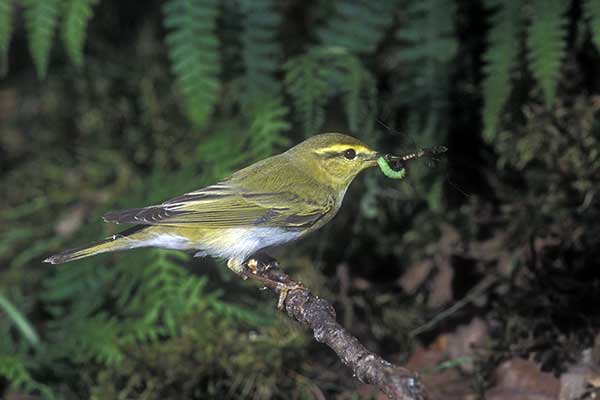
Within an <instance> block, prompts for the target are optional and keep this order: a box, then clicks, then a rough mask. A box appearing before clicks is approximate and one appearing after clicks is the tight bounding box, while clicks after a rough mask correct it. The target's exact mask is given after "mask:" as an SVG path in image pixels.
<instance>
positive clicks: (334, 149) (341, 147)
mask: <svg viewBox="0 0 600 400" xmlns="http://www.w3.org/2000/svg"><path fill="white" fill-rule="evenodd" d="M348 149H354V150H355V151H356V152H357V153H371V152H373V150H371V149H370V148H368V147H366V146H361V145H356V144H332V145H331V146H328V147H322V148H320V149H315V150H314V152H315V153H317V154H325V153H342V152H344V151H346V150H348Z"/></svg>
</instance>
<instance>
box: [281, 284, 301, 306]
mask: <svg viewBox="0 0 600 400" xmlns="http://www.w3.org/2000/svg"><path fill="white" fill-rule="evenodd" d="M278 289H279V299H278V300H277V309H278V310H283V306H284V305H285V300H286V299H287V295H288V293H289V292H293V291H295V290H306V288H305V287H304V285H303V284H302V282H294V283H292V284H284V283H281V284H280V286H279V288H278Z"/></svg>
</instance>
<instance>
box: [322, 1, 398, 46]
mask: <svg viewBox="0 0 600 400" xmlns="http://www.w3.org/2000/svg"><path fill="white" fill-rule="evenodd" d="M398 3H399V2H398V1H397V0H392V1H370V0H341V1H338V2H336V3H335V10H334V15H333V16H332V17H330V18H328V21H327V24H326V25H325V26H324V27H323V28H322V29H320V30H319V31H318V32H317V35H318V36H319V39H320V41H321V44H322V45H323V46H326V47H331V46H339V47H344V48H345V49H346V50H348V51H350V52H353V53H372V52H373V51H375V49H376V47H377V45H378V44H379V42H380V41H381V39H382V38H383V35H384V34H385V31H386V30H387V29H388V28H389V27H390V25H391V23H392V21H393V12H394V9H395V8H396V6H397V5H398Z"/></svg>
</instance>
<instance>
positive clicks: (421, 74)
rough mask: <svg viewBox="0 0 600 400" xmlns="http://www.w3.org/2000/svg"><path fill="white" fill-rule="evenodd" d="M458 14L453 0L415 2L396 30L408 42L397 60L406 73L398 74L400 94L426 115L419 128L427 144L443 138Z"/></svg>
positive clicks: (456, 46)
mask: <svg viewBox="0 0 600 400" xmlns="http://www.w3.org/2000/svg"><path fill="white" fill-rule="evenodd" d="M456 14H457V5H456V3H455V2H453V1H450V2H448V1H446V0H423V1H415V2H411V3H410V5H409V7H407V8H406V10H405V12H404V14H403V15H404V20H403V21H401V26H402V27H401V28H400V29H399V30H398V31H397V32H396V38H397V39H398V40H399V41H401V42H403V43H404V46H403V47H402V48H401V49H400V50H399V51H398V52H397V54H396V58H397V59H396V64H398V65H399V66H400V68H401V69H402V71H403V75H405V76H401V77H399V78H398V81H399V82H400V84H399V85H398V87H397V88H398V89H397V93H396V97H397V98H399V99H401V105H402V104H403V105H405V106H409V107H411V108H413V109H414V110H417V112H418V113H419V114H420V115H421V116H422V117H421V119H422V122H421V124H420V125H421V128H420V130H419V131H420V135H421V136H422V137H423V136H424V137H426V139H425V140H424V142H426V143H425V144H426V145H427V144H429V143H427V142H428V141H429V142H436V141H437V142H439V140H440V139H443V138H442V137H440V135H443V134H444V130H443V126H444V125H443V123H442V121H443V119H444V115H445V113H446V111H447V103H448V91H449V89H448V87H449V82H450V74H451V62H452V60H453V59H454V57H455V56H456V53H457V49H458V42H457V40H456V35H455V33H454V30H455V20H456ZM431 136H434V137H431Z"/></svg>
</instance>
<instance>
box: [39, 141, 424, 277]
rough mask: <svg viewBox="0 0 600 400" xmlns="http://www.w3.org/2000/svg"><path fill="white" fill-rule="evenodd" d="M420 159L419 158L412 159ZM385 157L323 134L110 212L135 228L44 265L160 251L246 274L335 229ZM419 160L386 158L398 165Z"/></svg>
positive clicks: (108, 218)
mask: <svg viewBox="0 0 600 400" xmlns="http://www.w3.org/2000/svg"><path fill="white" fill-rule="evenodd" d="M418 156H419V155H418V154H417V153H413V156H412V158H416V157H418ZM381 158H382V155H381V154H380V153H378V152H376V151H375V150H373V149H371V148H370V147H368V146H367V145H365V144H364V143H361V142H360V141H359V140H358V139H355V138H353V137H351V136H347V135H343V134H340V133H324V134H320V135H316V136H313V137H311V138H309V139H307V140H305V141H304V142H302V143H300V144H298V145H296V146H295V147H292V148H291V149H289V150H288V151H286V152H284V153H282V154H278V155H276V156H273V157H270V158H267V159H265V160H262V161H259V162H257V163H255V164H252V165H250V166H248V167H246V168H244V169H241V170H239V171H237V172H235V173H234V174H233V175H231V176H230V177H228V178H226V179H224V180H222V181H220V182H218V183H216V184H214V185H211V186H207V187H205V188H202V189H199V190H196V191H193V192H190V193H186V194H184V195H181V196H178V197H175V198H172V199H170V200H167V201H165V202H164V203H162V204H158V205H153V206H148V207H143V208H132V209H128V210H124V211H112V212H109V213H107V214H105V215H104V220H105V221H107V222H114V223H117V224H135V225H136V226H135V227H133V228H131V229H128V230H126V231H123V232H121V233H118V234H116V235H113V236H111V237H109V238H107V239H104V240H102V241H99V242H96V243H92V244H88V245H85V246H83V247H79V248H75V249H71V250H66V251H64V252H62V253H60V254H56V255H53V256H51V257H49V258H47V259H46V260H44V261H45V262H49V263H52V264H59V263H64V262H68V261H74V260H78V259H81V258H84V257H89V256H92V255H96V254H100V253H105V252H113V251H119V250H127V249H133V248H138V247H160V248H167V249H177V250H187V251H194V252H195V256H199V257H201V256H207V255H209V256H212V257H218V258H224V259H227V260H228V261H227V266H228V267H229V268H230V269H231V270H233V271H234V272H236V273H238V274H242V273H243V272H244V268H245V266H244V265H245V263H246V262H247V261H248V260H249V258H250V257H251V256H252V255H253V254H255V253H257V252H258V251H260V250H262V249H265V248H268V247H271V246H276V245H281V244H284V243H288V242H291V241H293V240H297V239H299V238H301V237H303V236H305V235H307V234H308V233H310V232H312V231H315V230H317V229H319V228H321V227H322V226H323V225H325V224H326V223H327V222H329V221H330V220H331V219H332V218H333V217H334V216H335V215H336V214H337V212H338V210H339V209H340V206H341V204H342V200H343V198H344V195H345V193H346V190H347V189H348V185H350V183H351V182H352V181H353V180H354V178H355V177H356V176H357V175H358V174H359V173H360V172H361V171H363V170H364V169H366V168H369V167H373V166H377V165H378V160H379V161H380V162H381V160H380V159H381ZM412 158H411V157H410V155H409V156H403V157H391V156H386V160H389V161H394V160H396V161H399V162H405V161H408V160H410V159H412Z"/></svg>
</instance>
